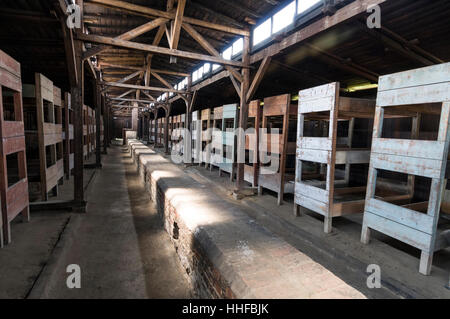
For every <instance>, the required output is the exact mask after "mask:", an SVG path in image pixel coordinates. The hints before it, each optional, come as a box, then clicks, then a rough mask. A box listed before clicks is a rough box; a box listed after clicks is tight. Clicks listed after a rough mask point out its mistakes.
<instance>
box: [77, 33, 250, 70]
mask: <svg viewBox="0 0 450 319" xmlns="http://www.w3.org/2000/svg"><path fill="white" fill-rule="evenodd" d="M77 39H78V40H81V41H84V42H90V43H100V44H107V45H112V46H117V47H122V48H128V49H133V50H138V51H144V52H149V53H156V54H163V55H168V56H175V57H180V58H185V59H191V60H200V61H206V62H212V63H216V64H222V65H230V66H235V67H241V68H248V67H249V66H248V65H244V64H243V63H241V62H238V61H233V60H225V59H222V58H218V57H215V56H210V55H204V54H198V53H192V52H187V51H180V50H170V49H167V48H162V47H157V46H154V45H148V44H142V43H136V42H131V41H126V40H120V39H116V38H109V37H103V36H99V35H91V34H78V35H77Z"/></svg>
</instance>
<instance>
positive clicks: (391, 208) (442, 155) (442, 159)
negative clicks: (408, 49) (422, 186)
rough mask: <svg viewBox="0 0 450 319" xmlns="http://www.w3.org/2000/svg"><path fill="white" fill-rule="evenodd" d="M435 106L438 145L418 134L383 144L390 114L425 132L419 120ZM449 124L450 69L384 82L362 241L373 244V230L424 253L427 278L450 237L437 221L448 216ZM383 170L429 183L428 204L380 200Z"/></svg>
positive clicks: (422, 266) (435, 68) (409, 73)
mask: <svg viewBox="0 0 450 319" xmlns="http://www.w3.org/2000/svg"><path fill="white" fill-rule="evenodd" d="M430 104H431V105H430ZM436 105H437V108H438V111H437V112H436V114H437V115H439V114H440V121H439V131H438V133H437V139H436V140H419V139H418V132H415V134H412V139H410V140H407V139H394V138H382V129H383V121H384V118H385V114H391V115H392V113H393V112H395V113H397V115H399V116H409V117H413V116H416V123H415V125H413V126H416V127H420V126H419V125H418V124H417V122H419V120H420V118H419V119H417V114H425V113H430V112H433V110H434V109H435V108H436ZM391 110H392V111H391ZM449 119H450V63H446V64H440V65H435V66H431V67H425V68H421V69H416V70H410V71H406V72H401V73H396V74H391V75H386V76H382V77H380V80H379V88H378V96H377V107H376V113H375V123H374V130H373V144H372V152H371V155H370V168H369V180H368V185H367V196H366V205H365V209H364V220H363V228H362V234H361V241H362V242H363V243H365V244H368V243H369V241H370V230H371V229H373V230H376V231H379V232H381V233H383V234H385V235H388V236H390V237H393V238H396V239H397V240H400V241H402V242H404V243H406V244H409V245H411V246H413V247H416V248H418V249H420V250H421V257H420V266H419V272H420V273H422V274H424V275H429V274H430V272H431V266H432V261H433V254H434V252H435V251H437V250H440V249H443V248H445V247H446V246H448V240H447V239H448V237H449V231H447V232H440V231H439V230H438V221H439V216H440V213H441V211H442V212H444V213H445V212H446V213H448V212H449V210H448V208H449V203H448V202H445V201H444V199H445V198H443V195H444V192H445V188H446V183H447V179H446V169H447V161H448V155H449V154H448V153H449V142H450V127H449ZM378 170H385V171H391V172H400V173H404V174H407V175H408V180H411V179H413V178H414V177H415V176H422V177H427V178H430V179H431V187H430V194H429V200H428V201H426V202H422V203H413V204H407V205H395V204H394V203H389V202H387V201H385V200H383V199H382V198H379V197H377V196H376V185H377V175H378ZM447 176H448V175H447ZM412 191H414V187H412ZM445 237H447V239H446V238H445Z"/></svg>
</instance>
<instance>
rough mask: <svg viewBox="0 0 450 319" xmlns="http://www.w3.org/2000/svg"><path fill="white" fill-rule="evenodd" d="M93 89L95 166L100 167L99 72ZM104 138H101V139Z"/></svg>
mask: <svg viewBox="0 0 450 319" xmlns="http://www.w3.org/2000/svg"><path fill="white" fill-rule="evenodd" d="M94 89H95V91H94V92H95V94H96V99H95V129H96V132H95V166H96V167H102V155H101V152H102V148H101V147H102V146H101V145H100V143H101V140H100V137H101V136H100V135H101V129H102V128H101V120H100V117H101V116H102V93H101V92H102V88H101V86H100V72H97V81H95V82H94ZM104 138H105V137H104V136H103V139H104Z"/></svg>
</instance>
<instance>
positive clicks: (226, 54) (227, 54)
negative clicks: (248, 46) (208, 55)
mask: <svg viewBox="0 0 450 319" xmlns="http://www.w3.org/2000/svg"><path fill="white" fill-rule="evenodd" d="M232 54H233V47H232V46H231V47H229V48H228V49H226V50H225V51H223V53H222V56H223V58H224V59H225V60H231V56H232Z"/></svg>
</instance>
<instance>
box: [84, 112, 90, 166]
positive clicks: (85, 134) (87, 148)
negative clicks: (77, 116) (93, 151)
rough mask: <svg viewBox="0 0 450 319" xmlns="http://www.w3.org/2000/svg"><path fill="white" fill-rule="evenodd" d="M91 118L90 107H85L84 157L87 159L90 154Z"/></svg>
mask: <svg viewBox="0 0 450 319" xmlns="http://www.w3.org/2000/svg"><path fill="white" fill-rule="evenodd" d="M88 123H89V116H88V106H87V105H83V156H84V159H87V157H88V154H89V152H88V151H89V128H88V127H89V125H88Z"/></svg>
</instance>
